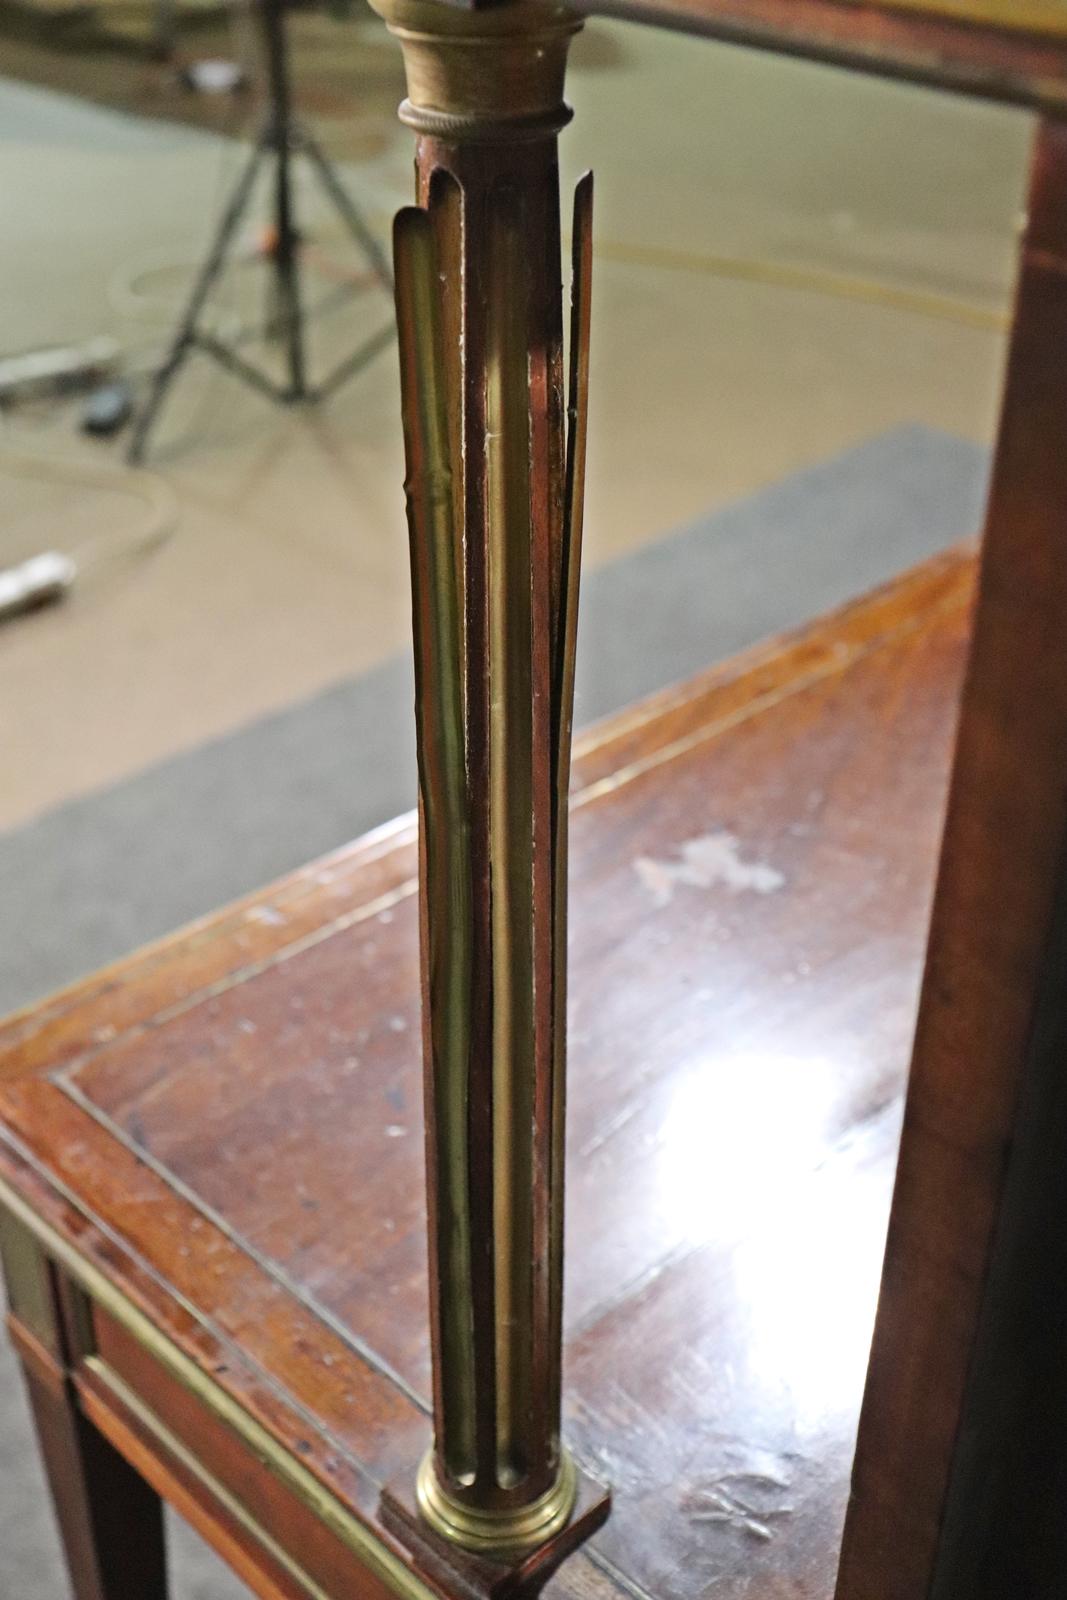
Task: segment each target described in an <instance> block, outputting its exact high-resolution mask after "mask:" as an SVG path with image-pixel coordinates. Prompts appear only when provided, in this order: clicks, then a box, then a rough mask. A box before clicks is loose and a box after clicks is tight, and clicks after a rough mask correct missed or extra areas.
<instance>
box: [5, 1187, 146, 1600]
mask: <svg viewBox="0 0 1067 1600" xmlns="http://www.w3.org/2000/svg"><path fill="white" fill-rule="evenodd" d="M0 1256H2V1260H3V1266H4V1279H5V1283H6V1286H7V1293H8V1304H9V1307H10V1310H9V1314H8V1332H9V1334H10V1336H11V1340H12V1343H13V1344H14V1347H15V1350H16V1352H17V1354H18V1356H19V1358H20V1360H21V1363H22V1370H23V1374H24V1376H25V1380H26V1390H27V1394H28V1396H29V1401H30V1409H31V1411H32V1414H33V1420H34V1424H35V1427H36V1431H37V1442H38V1445H39V1447H40V1451H41V1458H42V1460H43V1462H44V1468H45V1473H46V1475H47V1477H48V1482H49V1487H50V1489H51V1492H52V1499H53V1503H54V1506H55V1512H56V1520H57V1522H58V1524H59V1534H60V1538H61V1540H62V1543H63V1551H64V1554H65V1556H66V1561H67V1570H68V1573H69V1575H70V1584H71V1590H72V1593H73V1595H74V1600H165V1596H166V1592H167V1581H166V1554H165V1548H164V1535H163V1508H162V1504H161V1502H160V1499H159V1496H158V1495H157V1494H156V1493H155V1491H154V1490H152V1489H151V1488H149V1486H148V1484H146V1483H145V1482H144V1480H143V1479H142V1478H141V1477H139V1476H138V1474H137V1473H136V1472H135V1471H134V1470H133V1468H132V1467H131V1466H129V1465H128V1463H127V1462H126V1461H125V1460H124V1459H123V1458H122V1456H120V1455H119V1454H118V1452H117V1451H116V1450H115V1449H114V1448H113V1447H112V1445H111V1444H109V1443H108V1441H107V1440H106V1439H105V1438H104V1436H103V1435H102V1434H101V1433H98V1432H97V1430H96V1429H95V1428H94V1427H93V1425H92V1424H91V1423H90V1422H89V1421H88V1420H87V1419H86V1418H85V1417H84V1416H83V1415H82V1413H81V1411H80V1410H79V1408H78V1405H77V1401H76V1399H75V1396H74V1389H73V1385H72V1384H71V1381H70V1375H71V1369H72V1366H73V1364H74V1362H75V1361H76V1360H77V1359H78V1357H79V1355H82V1354H86V1353H87V1350H86V1343H87V1335H88V1331H89V1327H88V1319H87V1317H86V1316H85V1314H84V1313H85V1306H84V1301H83V1300H82V1299H81V1296H80V1293H79V1291H78V1290H77V1289H76V1288H75V1287H74V1286H73V1285H72V1284H70V1283H68V1282H66V1281H65V1280H64V1279H63V1278H62V1275H61V1274H60V1273H59V1272H58V1270H57V1269H56V1268H55V1267H54V1266H53V1265H52V1263H51V1262H49V1261H48V1260H47V1258H46V1257H45V1256H44V1255H43V1254H42V1252H41V1250H40V1248H39V1247H38V1245H37V1243H36V1241H35V1240H34V1239H33V1238H32V1237H31V1235H30V1234H29V1233H28V1232H27V1231H26V1230H25V1229H24V1228H23V1227H22V1226H21V1225H20V1224H17V1223H15V1222H14V1221H12V1220H11V1219H10V1218H8V1217H4V1216H2V1215H0Z"/></svg>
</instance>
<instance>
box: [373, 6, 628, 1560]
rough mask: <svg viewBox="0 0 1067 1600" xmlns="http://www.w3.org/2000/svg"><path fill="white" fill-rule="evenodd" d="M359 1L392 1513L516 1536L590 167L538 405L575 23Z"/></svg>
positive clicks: (538, 1426) (543, 1499) (573, 578)
mask: <svg viewBox="0 0 1067 1600" xmlns="http://www.w3.org/2000/svg"><path fill="white" fill-rule="evenodd" d="M383 9H384V10H385V11H386V14H387V20H388V21H389V23H390V26H391V27H392V28H393V31H394V32H396V33H398V34H399V36H400V38H401V41H402V43H403V44H404V47H405V55H406V59H407V66H408V81H409V91H410V98H409V100H408V101H406V102H405V105H404V107H403V108H402V112H401V114H402V116H403V117H404V119H405V120H406V121H408V122H410V123H412V124H413V125H414V126H415V127H416V129H417V130H418V131H419V133H420V139H419V144H418V158H417V173H418V202H419V203H418V205H416V206H414V207H411V208H408V209H406V210H404V211H402V212H401V213H400V214H399V216H398V217H397V220H396V224H395V230H394V249H395V258H396V285H397V291H396V292H397V314H398V321H399V335H400V341H399V342H400V357H401V379H402V406H403V420H404V438H405V450H406V459H407V479H406V485H405V487H406V494H407V508H408V525H409V536H410V544H411V570H412V598H413V626H414V643H415V662H416V702H417V703H416V721H417V738H418V760H419V796H420V818H421V829H420V840H421V845H420V852H421V859H420V874H421V876H420V888H421V938H422V982H423V1049H424V1063H425V1079H426V1102H427V1177H428V1184H427V1191H428V1198H429V1225H430V1276H431V1330H432V1336H433V1352H434V1448H433V1450H432V1452H431V1454H430V1455H429V1456H428V1458H427V1460H426V1461H425V1462H424V1464H423V1467H422V1469H421V1471H420V1474H419V1480H418V1506H419V1510H420V1512H421V1515H422V1517H423V1518H424V1519H425V1520H426V1522H427V1523H428V1525H429V1526H431V1527H432V1528H433V1529H434V1530H435V1531H436V1533H437V1534H438V1535H441V1536H443V1537H445V1538H446V1539H448V1540H451V1541H453V1542H454V1543H456V1544H458V1545H462V1546H465V1547H466V1548H468V1549H470V1550H474V1551H479V1552H486V1551H490V1552H491V1551H500V1550H518V1549H522V1548H525V1547H531V1546H537V1545H541V1544H544V1543H545V1542H546V1541H548V1540H551V1539H552V1538H553V1536H555V1535H556V1534H558V1533H559V1531H560V1529H562V1528H563V1527H565V1526H566V1525H567V1523H568V1520H569V1519H570V1518H571V1515H572V1510H573V1507H574V1501H575V1493H576V1482H577V1475H576V1473H575V1470H574V1467H573V1464H572V1463H571V1462H570V1460H569V1458H568V1457H567V1455H566V1452H565V1451H564V1450H563V1447H562V1444H561V1440H560V1411H561V1374H560V1364H561V1344H562V1277H563V1174H564V1150H563V1146H564V1120H565V1081H566V944H567V791H568V785H569V779H570V750H571V727H572V707H573V697H574V657H575V643H576V627H577V607H578V583H579V568H580V559H581V538H582V498H583V487H584V475H585V434H586V414H587V393H588V372H589V323H590V263H591V221H592V180H591V177H590V176H588V175H587V176H586V177H585V178H584V179H583V180H582V181H581V183H580V184H579V187H578V191H577V194H576V197H575V211H574V248H573V257H574V277H573V288H572V309H571V351H570V373H569V378H570V382H569V395H568V396H567V397H566V398H565V395H564V373H563V304H562V292H561V287H560V278H561V265H560V262H561V250H560V226H559V174H558V163H557V155H556V134H557V132H558V130H559V128H560V127H561V126H562V124H563V123H564V121H566V120H567V118H568V116H569V112H568V111H567V108H566V107H565V106H564V104H563V101H562V74H563V63H564V60H565V54H566V47H567V44H568V42H569V38H570V36H571V34H572V33H573V32H574V31H575V28H576V26H577V24H576V23H575V21H574V19H573V18H572V17H570V16H569V15H568V14H567V13H566V12H565V11H563V10H561V9H558V8H553V7H542V6H536V5H531V4H528V3H526V0H522V3H521V4H510V5H509V4H503V5H500V6H497V7H494V8H493V9H492V11H490V12H479V13H470V12H463V11H457V10H454V9H451V8H446V7H442V6H440V5H438V4H435V3H434V0H393V3H390V4H389V5H388V6H383ZM602 1500H603V1496H601V1501H602Z"/></svg>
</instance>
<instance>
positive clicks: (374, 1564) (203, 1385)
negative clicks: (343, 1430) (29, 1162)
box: [0, 1178, 440, 1600]
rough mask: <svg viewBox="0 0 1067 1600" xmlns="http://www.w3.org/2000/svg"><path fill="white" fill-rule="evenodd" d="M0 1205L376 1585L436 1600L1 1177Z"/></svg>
mask: <svg viewBox="0 0 1067 1600" xmlns="http://www.w3.org/2000/svg"><path fill="white" fill-rule="evenodd" d="M49 1181H53V1180H51V1179H49ZM0 1205H3V1206H4V1207H5V1208H6V1209H7V1210H8V1211H10V1212H11V1214H12V1215H13V1216H14V1217H15V1218H16V1220H17V1221H19V1222H21V1223H22V1224H23V1226H24V1227H25V1228H26V1229H27V1230H28V1231H29V1232H30V1233H32V1234H33V1235H34V1237H35V1238H37V1239H38V1240H39V1241H40V1243H41V1246H42V1248H43V1249H44V1250H45V1252H46V1253H47V1254H48V1255H49V1256H50V1257H51V1258H52V1259H53V1260H55V1261H56V1262H58V1263H59V1264H60V1265H61V1266H62V1267H63V1268H64V1269H65V1270H66V1271H67V1272H68V1273H69V1274H70V1276H71V1277H72V1278H73V1279H74V1280H75V1282H77V1283H78V1284H80V1285H81V1287H82V1288H83V1289H84V1290H85V1292H86V1294H88V1295H89V1296H90V1297H91V1298H92V1299H93V1300H94V1301H95V1302H96V1303H97V1304H98V1305H99V1306H100V1307H101V1308H102V1309H103V1310H104V1311H106V1312H107V1313H108V1314H109V1315H110V1316H112V1317H114V1319H115V1321H116V1322H117V1323H119V1324H120V1326H121V1327H123V1328H125V1330H126V1331H127V1333H129V1334H130V1335H131V1337H132V1338H134V1339H136V1340H137V1342H138V1344H140V1345H142V1346H143V1347H144V1348H145V1349H146V1350H147V1351H148V1352H149V1354H150V1355H152V1356H154V1357H155V1359H156V1360H157V1361H158V1362H159V1363H160V1365H161V1366H162V1367H164V1368H165V1369H166V1371H167V1372H168V1373H169V1374H170V1376H171V1377H172V1378H174V1379H175V1381H176V1382H177V1383H180V1384H181V1385H182V1387H183V1388H184V1389H186V1390H187V1391H188V1392H189V1393H190V1394H191V1395H193V1397H194V1398H195V1399H197V1400H199V1401H200V1403H201V1404H202V1405H204V1406H205V1407H206V1408H207V1410H208V1411H210V1412H211V1414H212V1416H213V1417H215V1418H216V1419H217V1420H218V1421H219V1422H221V1423H223V1424H224V1425H225V1426H226V1427H228V1428H230V1429H231V1430H232V1432H234V1433H235V1434H236V1435H237V1436H238V1438H240V1439H241V1441H242V1443H243V1444H244V1445H245V1446H246V1447H247V1448H248V1449H249V1450H250V1451H251V1453H252V1454H253V1455H254V1456H255V1458H256V1459H257V1460H258V1461H259V1462H260V1463H261V1464H262V1465H263V1466H265V1467H266V1468H268V1470H269V1471H271V1472H273V1473H274V1475H275V1476H276V1477H277V1478H278V1479H279V1480H280V1481H281V1482H282V1483H284V1484H285V1485H286V1487H287V1488H289V1489H291V1490H292V1492H293V1494H295V1495H296V1496H297V1498H298V1499H299V1500H300V1501H301V1502H302V1503H303V1504H304V1505H306V1506H307V1507H308V1509H309V1510H311V1511H312V1512H314V1514H315V1515H316V1516H317V1517H318V1518H319V1520H320V1521H321V1522H322V1523H323V1524H324V1525H325V1526H326V1527H328V1528H329V1529H330V1531H331V1532H332V1533H334V1534H335V1535H336V1537H337V1538H338V1539H339V1540H340V1541H341V1542H342V1543H343V1544H344V1545H345V1546H346V1547H347V1548H348V1549H349V1550H351V1551H352V1553H353V1555H354V1556H355V1557H356V1558H357V1559H358V1560H359V1561H361V1562H362V1563H363V1564H364V1565H365V1566H366V1567H368V1568H369V1569H370V1570H371V1571H372V1572H374V1573H375V1574H376V1575H377V1576H378V1577H379V1578H381V1580H382V1582H383V1583H385V1584H387V1585H388V1587H389V1588H391V1589H392V1590H393V1591H394V1593H395V1594H397V1595H399V1596H400V1597H401V1600H440V1597H439V1596H438V1595H437V1594H436V1593H435V1591H434V1590H432V1589H431V1588H429V1586H428V1585H426V1584H424V1583H423V1582H422V1581H421V1579H419V1578H418V1577H417V1576H416V1575H415V1573H414V1572H412V1571H411V1569H410V1568H409V1567H408V1566H407V1565H405V1563H404V1562H403V1561H401V1559H400V1558H399V1557H398V1556H396V1555H394V1554H393V1552H392V1550H390V1549H389V1548H388V1547H387V1546H386V1545H385V1544H383V1543H382V1542H381V1541H380V1540H379V1539H378V1538H376V1537H375V1535H374V1534H373V1533H372V1532H371V1530H370V1529H369V1528H368V1527H367V1526H366V1525H365V1524H364V1523H362V1522H361V1521H359V1519H358V1518H357V1517H355V1516H354V1515H353V1514H352V1512H351V1511H349V1510H348V1509H347V1507H346V1506H344V1505H343V1504H342V1502H341V1501H340V1500H338V1499H337V1497H336V1495H334V1494H333V1493H331V1491H330V1490H328V1489H327V1488H325V1487H324V1486H323V1484H321V1483H320V1482H319V1480H318V1479H317V1478H316V1477H315V1476H314V1474H313V1473H312V1472H310V1471H309V1470H308V1468H306V1467H305V1466H303V1465H302V1464H301V1463H300V1462H299V1461H297V1460H296V1458H295V1457H294V1456H293V1455H292V1454H291V1453H290V1452H289V1451H288V1450H286V1449H285V1447H284V1446H283V1445H281V1444H279V1443H278V1441H277V1440H276V1439H275V1438H274V1436H273V1435H272V1434H271V1433H270V1432H268V1430H267V1429H266V1428H265V1427H264V1426H263V1424H262V1423H260V1422H258V1421H257V1420H256V1419H255V1418H254V1417H253V1416H251V1415H250V1413H249V1412H247V1411H246V1410H245V1409H244V1407H243V1406H241V1405H240V1404H239V1403H238V1402H237V1401H236V1400H234V1399H233V1398H232V1396H231V1395H229V1394H228V1393H227V1392H226V1391H225V1390H224V1389H222V1388H221V1387H220V1386H219V1384H217V1383H216V1382H215V1381H214V1379H212V1378H210V1377H209V1376H208V1375H207V1373H205V1372H204V1371H203V1370H202V1368H200V1367H199V1366H197V1364H196V1363H195V1362H194V1361H193V1360H192V1359H191V1358H190V1357H189V1356H187V1355H186V1354H185V1353H184V1351H182V1350H180V1349H179V1348H178V1346H177V1345H175V1344H173V1343H172V1342H171V1340H170V1339H168V1338H167V1337H166V1335H165V1334H163V1333H162V1332H161V1331H160V1330H159V1328H157V1327H156V1325H155V1323H154V1322H152V1320H151V1319H150V1318H149V1317H148V1316H146V1314H145V1313H144V1312H143V1311H141V1310H140V1308H139V1307H138V1306H136V1305H134V1303H133V1302H132V1301H131V1300H130V1299H128V1298H127V1296H126V1295H124V1294H123V1293H122V1291H121V1290H120V1289H117V1288H116V1287H115V1285H114V1284H113V1283H112V1282H111V1280H110V1279H109V1278H108V1277H106V1276H105V1274H104V1273H103V1272H101V1271H100V1269H99V1268H98V1267H95V1266H94V1265H93V1264H92V1263H91V1262H90V1261H88V1260H86V1258H85V1257H84V1256H82V1255H81V1254H80V1253H79V1252H78V1250H76V1249H75V1248H74V1246H73V1245H71V1244H70V1243H69V1241H68V1240H66V1239H65V1238H64V1237H63V1235H62V1234H61V1233H59V1232H58V1231H57V1230H56V1229H55V1228H53V1227H52V1226H51V1225H50V1224H49V1223H47V1222H45V1221H44V1220H43V1219H42V1218H41V1217H40V1216H38V1214H37V1213H36V1211H34V1209H33V1207H32V1206H31V1205H29V1204H28V1202H27V1201H25V1200H24V1199H23V1198H22V1196H21V1195H20V1194H19V1193H18V1192H17V1190H15V1189H13V1188H11V1186H10V1185H9V1184H8V1182H7V1181H6V1180H5V1179H3V1178H0ZM191 1309H192V1308H191ZM195 1314H196V1313H195V1311H194V1315H195ZM198 1320H200V1319H199V1317H198Z"/></svg>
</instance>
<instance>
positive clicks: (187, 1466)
mask: <svg viewBox="0 0 1067 1600" xmlns="http://www.w3.org/2000/svg"><path fill="white" fill-rule="evenodd" d="M80 1370H84V1371H88V1372H89V1373H91V1374H92V1376H93V1378H94V1379H95V1387H94V1388H93V1389H92V1390H89V1391H88V1399H89V1400H90V1402H91V1403H95V1404H96V1405H100V1404H101V1403H106V1401H103V1400H102V1397H101V1396H100V1394H99V1393H98V1392H97V1389H102V1390H104V1391H106V1394H107V1395H110V1396H112V1397H113V1398H114V1399H115V1400H116V1401H117V1403H118V1405H119V1406H121V1408H122V1410H123V1411H125V1412H127V1413H128V1414H129V1416H130V1417H131V1418H132V1419H133V1421H134V1422H136V1423H137V1425H138V1427H140V1428H142V1429H143V1430H144V1432H145V1433H146V1434H147V1435H148V1436H149V1438H150V1439H151V1440H152V1443H153V1445H154V1446H156V1447H158V1449H159V1451H160V1452H161V1455H160V1461H161V1465H162V1466H163V1467H164V1469H165V1468H166V1466H167V1462H166V1459H165V1457H167V1456H169V1457H170V1458H171V1460H172V1461H173V1462H175V1463H176V1464H177V1465H178V1466H179V1467H180V1468H181V1469H182V1471H184V1472H186V1473H188V1474H189V1476H190V1477H191V1478H192V1479H193V1480H194V1481H195V1482H196V1483H197V1484H198V1485H199V1486H200V1487H201V1488H202V1489H205V1490H206V1491H207V1493H208V1494H209V1495H210V1496H211V1498H212V1499H213V1500H216V1501H217V1502H218V1504H219V1505H220V1506H221V1507H222V1509H223V1510H224V1511H225V1512H226V1514H227V1515H228V1516H230V1517H232V1518H233V1520H234V1522H236V1523H237V1524H238V1526H239V1527H240V1528H241V1529H242V1530H243V1531H244V1532H245V1533H247V1534H249V1535H251V1537H252V1538H253V1539H254V1540H255V1541H256V1543H257V1544H258V1545H260V1546H261V1548H262V1549H263V1550H264V1552H265V1553H266V1554H267V1555H268V1556H269V1557H270V1558H271V1560H272V1561H275V1562H277V1564H278V1565H279V1566H280V1567H281V1568H282V1569H283V1571H285V1572H286V1573H287V1574H288V1576H289V1577H291V1578H292V1579H294V1581H295V1582H296V1583H298V1584H299V1585H300V1587H301V1588H302V1589H304V1590H306V1592H307V1594H308V1596H309V1600H336V1596H332V1595H331V1594H330V1593H329V1591H328V1590H326V1589H324V1588H323V1587H322V1585H321V1584H319V1583H316V1582H315V1579H314V1578H312V1577H310V1576H309V1575H308V1573H307V1572H305V1571H304V1569H303V1567H302V1566H301V1565H300V1563H299V1562H298V1561H295V1560H294V1559H293V1557H292V1556H291V1555H290V1554H289V1553H288V1551H287V1550H286V1549H285V1547H284V1546H283V1545H280V1544H279V1543H278V1541H277V1540H276V1539H274V1538H273V1537H272V1536H271V1534H270V1533H268V1532H267V1530H266V1528H264V1527H263V1525H262V1523H260V1522H259V1520H258V1519H257V1518H256V1517H255V1516H254V1515H253V1514H252V1512H251V1511H249V1510H248V1509H247V1507H246V1506H245V1505H244V1504H243V1503H242V1502H241V1501H240V1500H239V1499H238V1498H237V1496H236V1495H235V1494H234V1493H233V1491H232V1490H231V1489H228V1488H227V1487H226V1485H225V1484H224V1483H222V1482H221V1481H220V1480H219V1479H218V1478H216V1476H215V1474H214V1473H213V1472H210V1471H208V1469H207V1468H206V1467H205V1466H204V1465H203V1463H202V1462H200V1461H199V1460H198V1459H197V1457H196V1456H195V1455H194V1454H193V1452H192V1451H191V1450H190V1449H189V1447H188V1445H186V1444H184V1443H183V1442H182V1440H181V1439H179V1437H178V1435H177V1434H176V1433H174V1432H173V1431H172V1430H171V1429H170V1428H168V1427H167V1425H166V1423H164V1422H161V1421H160V1419H159V1418H158V1417H157V1416H156V1414H155V1412H154V1411H153V1410H152V1409H151V1407H150V1406H147V1405H146V1404H145V1403H144V1401H143V1400H142V1399H141V1397H140V1395H139V1394H138V1393H137V1392H136V1390H135V1389H132V1388H131V1387H130V1385H129V1384H128V1383H127V1382H126V1381H125V1379H123V1378H120V1377H119V1375H118V1373H117V1372H116V1371H115V1370H114V1368H113V1367H111V1366H109V1364H108V1363H107V1362H106V1361H105V1360H104V1359H103V1358H102V1357H101V1356H86V1357H85V1359H84V1360H83V1361H82V1362H81V1363H80ZM84 1399H85V1396H84V1395H83V1396H82V1400H83V1404H84ZM115 1415H116V1420H117V1421H118V1422H119V1423H120V1424H121V1423H122V1421H123V1418H122V1416H121V1414H119V1413H116V1414H115ZM93 1421H94V1426H96V1427H100V1424H99V1422H98V1421H96V1419H95V1418H94V1419H93ZM101 1432H106V1429H104V1428H101ZM111 1442H112V1443H113V1444H115V1445H116V1448H118V1445H117V1441H115V1440H112V1441H111ZM163 1498H164V1499H165V1498H166V1496H165V1495H164V1496H163Z"/></svg>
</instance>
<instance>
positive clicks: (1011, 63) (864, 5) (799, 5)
mask: <svg viewBox="0 0 1067 1600" xmlns="http://www.w3.org/2000/svg"><path fill="white" fill-rule="evenodd" d="M580 9H581V10H583V11H584V12H586V13H587V14H589V15H593V14H599V15H605V16H616V17H623V18H629V19H632V20H633V21H636V22H650V23H655V24H657V25H658V26H661V27H669V28H679V29H682V30H683V31H684V32H687V33H698V34H704V35H705V36H707V37H709V38H714V39H722V40H724V41H727V42H729V43H734V44H742V45H750V46H754V47H755V48H757V49H766V50H776V51H780V52H784V53H786V54H788V55H796V56H802V57H806V58H809V59H811V60H816V61H825V62H829V63H831V64H834V65H838V66H843V67H849V68H852V69H853V70H855V71H859V72H871V73H874V74H876V75H877V76H879V77H896V78H903V79H906V80H908V81H910V82H914V83H922V84H928V85H931V86H935V87H943V88H948V89H953V90H956V91H957V92H959V93H962V94H970V95H976V96H978V97H979V98H982V99H990V100H1003V101H1007V102H1009V103H1013V104H1017V105H1025V106H1033V107H1043V108H1045V109H1047V110H1050V111H1057V112H1062V110H1063V109H1064V106H1065V105H1067V23H1065V18H1064V13H1063V10H1062V8H1061V7H1060V5H1059V4H1058V3H1055V4H1054V3H1047V4H1037V5H1035V6H1031V7H1030V8H1029V10H1028V9H1027V7H1026V5H1025V4H1020V5H1019V6H1016V5H1015V3H1014V0H988V3H981V0H976V3H974V4H971V3H970V0H961V4H960V5H959V6H958V7H957V6H956V5H953V4H950V3H949V0H946V3H944V4H937V3H931V4H927V3H924V0H914V4H909V3H908V0H902V3H887V0H581V3H580Z"/></svg>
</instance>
